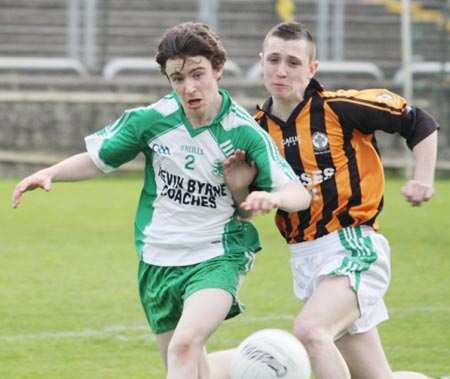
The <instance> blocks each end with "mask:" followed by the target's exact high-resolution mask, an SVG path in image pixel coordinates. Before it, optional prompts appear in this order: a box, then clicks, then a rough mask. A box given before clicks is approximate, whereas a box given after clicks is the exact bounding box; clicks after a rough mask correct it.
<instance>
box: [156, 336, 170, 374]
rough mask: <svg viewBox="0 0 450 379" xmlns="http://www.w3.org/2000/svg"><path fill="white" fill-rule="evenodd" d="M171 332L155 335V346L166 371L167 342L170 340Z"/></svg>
mask: <svg viewBox="0 0 450 379" xmlns="http://www.w3.org/2000/svg"><path fill="white" fill-rule="evenodd" d="M172 335H173V330H171V331H169V332H166V333H159V334H156V336H155V337H156V344H157V345H158V349H159V354H160V355H161V358H162V360H163V362H164V366H166V370H167V348H168V347H169V342H170V340H171V338H172Z"/></svg>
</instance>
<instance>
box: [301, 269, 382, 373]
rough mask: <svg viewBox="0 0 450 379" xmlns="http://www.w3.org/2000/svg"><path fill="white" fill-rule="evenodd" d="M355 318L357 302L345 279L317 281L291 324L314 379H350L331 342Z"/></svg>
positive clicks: (331, 278) (339, 354)
mask: <svg viewBox="0 0 450 379" xmlns="http://www.w3.org/2000/svg"><path fill="white" fill-rule="evenodd" d="M359 316H360V313H359V308H358V300H357V297H356V294H355V292H354V291H353V289H352V288H351V287H350V282H349V279H348V278H347V277H346V276H329V277H325V278H324V279H322V280H321V281H320V283H319V284H318V286H317V288H316V290H315V291H314V293H313V295H312V296H311V298H310V299H309V300H308V301H307V303H306V304H305V306H304V307H303V309H302V311H301V312H300V314H299V315H298V316H297V318H296V320H295V322H294V335H295V336H296V337H297V338H298V339H299V340H300V341H301V342H302V343H303V345H304V346H305V348H306V350H307V351H308V354H309V357H310V359H311V366H312V369H313V371H314V373H315V375H316V379H329V378H334V379H350V372H349V369H348V367H347V364H346V363H345V361H344V358H343V357H342V355H341V353H340V352H339V350H338V349H337V347H336V345H335V343H334V338H335V336H337V335H338V334H339V333H341V332H343V331H345V330H346V329H347V328H349V326H350V325H352V324H353V323H354V322H355V321H356V320H357V319H358V318H359ZM383 379H389V377H385V378H383Z"/></svg>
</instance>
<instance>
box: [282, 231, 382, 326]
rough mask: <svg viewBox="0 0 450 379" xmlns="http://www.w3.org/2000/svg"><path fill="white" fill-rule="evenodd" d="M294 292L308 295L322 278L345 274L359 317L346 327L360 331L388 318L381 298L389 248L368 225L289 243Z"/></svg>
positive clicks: (303, 297)
mask: <svg viewBox="0 0 450 379" xmlns="http://www.w3.org/2000/svg"><path fill="white" fill-rule="evenodd" d="M289 248H290V250H291V270H292V274H293V278H294V293H295V296H297V297H298V298H299V299H300V300H301V301H303V302H306V301H308V299H309V298H310V297H311V295H312V293H313V292H314V290H315V288H316V287H317V285H318V284H319V282H320V281H321V279H322V278H324V277H325V276H330V275H346V276H348V277H349V279H350V283H351V286H352V288H353V290H354V291H355V293H356V294H357V296H358V303H359V310H360V314H361V317H360V318H359V319H358V320H356V322H355V323H354V324H353V325H352V326H351V327H350V328H349V329H348V330H347V331H348V332H349V333H351V334H355V333H363V332H366V331H368V330H370V329H371V328H372V327H374V326H375V325H377V324H379V323H380V322H382V321H384V320H387V319H388V313H387V309H386V306H385V304H384V301H383V296H384V294H385V293H386V291H387V289H388V286H389V281H390V276H391V269H390V248H389V243H388V241H387V240H386V238H385V237H383V236H382V235H381V234H379V233H376V232H375V231H374V230H373V229H372V228H371V227H368V226H357V227H348V228H345V229H342V230H339V231H336V232H333V233H330V234H328V235H326V236H324V237H321V238H318V239H317V240H314V241H306V242H301V243H297V244H292V245H289Z"/></svg>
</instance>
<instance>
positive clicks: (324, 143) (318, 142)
mask: <svg viewBox="0 0 450 379" xmlns="http://www.w3.org/2000/svg"><path fill="white" fill-rule="evenodd" d="M311 140H312V144H313V147H314V151H317V152H322V151H325V150H327V149H328V137H327V135H326V134H325V133H322V132H315V133H314V134H313V135H312V138H311Z"/></svg>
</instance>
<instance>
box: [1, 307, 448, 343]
mask: <svg viewBox="0 0 450 379" xmlns="http://www.w3.org/2000/svg"><path fill="white" fill-rule="evenodd" d="M441 312H443V313H450V307H446V306H442V307H407V308H396V307H392V308H389V313H390V314H391V315H394V316H397V317H398V316H402V315H409V314H413V313H441ZM294 318H295V314H273V315H267V316H261V317H245V316H243V317H242V318H239V319H236V322H237V323H240V324H249V323H259V322H267V321H282V320H292V321H293V320H294ZM130 332H131V333H132V332H144V333H143V334H140V335H139V336H125V335H124V334H126V333H130ZM107 336H112V337H115V338H117V339H119V340H122V341H128V340H135V339H148V340H154V335H153V334H151V332H150V328H149V327H148V325H147V324H143V325H123V324H119V325H109V326H105V327H104V328H102V329H84V330H74V331H62V332H42V333H31V334H16V335H9V336H7V335H3V336H2V335H0V342H19V341H27V340H28V341H29V340H51V339H65V338H98V337H107ZM389 349H391V350H398V349H400V350H401V349H403V348H402V347H389ZM405 349H406V348H405ZM407 349H409V348H407ZM417 349H418V350H423V349H425V350H426V349H427V348H423V349H422V348H417ZM439 351H442V352H450V349H443V350H442V349H441V350H439Z"/></svg>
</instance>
